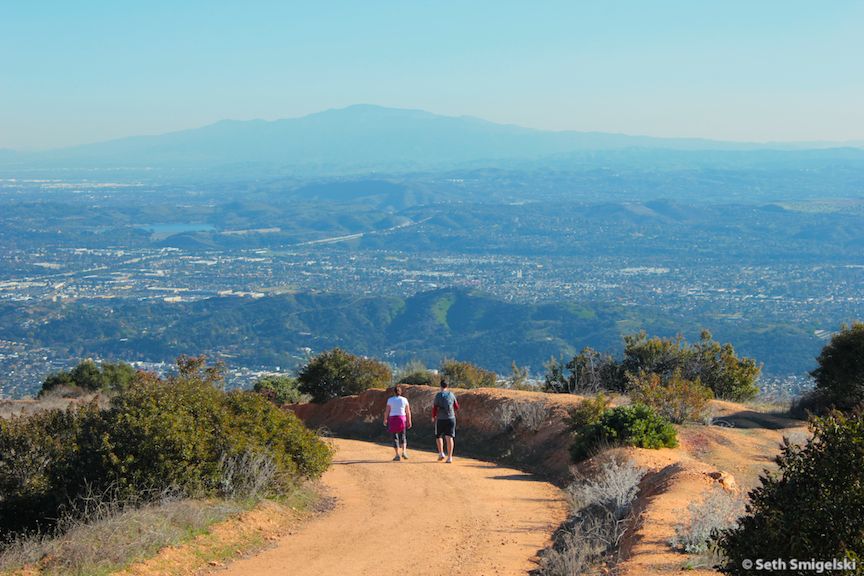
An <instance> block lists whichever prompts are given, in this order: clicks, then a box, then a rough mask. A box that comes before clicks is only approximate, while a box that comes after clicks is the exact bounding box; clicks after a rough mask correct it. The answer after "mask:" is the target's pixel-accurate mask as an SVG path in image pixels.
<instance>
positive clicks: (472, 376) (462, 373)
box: [441, 360, 498, 388]
mask: <svg viewBox="0 0 864 576" xmlns="http://www.w3.org/2000/svg"><path fill="white" fill-rule="evenodd" d="M441 376H442V377H443V378H444V379H445V380H447V382H448V383H449V384H450V386H455V387H457V388H494V387H495V386H496V385H497V383H498V376H497V375H496V374H495V373H494V372H490V371H489V370H484V369H483V368H480V367H479V366H476V365H474V364H471V363H470V362H460V361H458V360H444V361H443V362H442V363H441Z"/></svg>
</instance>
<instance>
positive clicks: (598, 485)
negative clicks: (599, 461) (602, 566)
mask: <svg viewBox="0 0 864 576" xmlns="http://www.w3.org/2000/svg"><path fill="white" fill-rule="evenodd" d="M644 476H645V470H643V469H641V468H638V467H636V466H635V465H634V464H633V463H632V462H629V461H628V462H626V463H620V462H618V461H617V460H615V459H612V460H610V461H608V462H606V463H605V464H604V465H603V466H602V467H601V468H600V471H599V472H598V474H597V475H596V476H595V477H594V478H591V479H580V480H577V481H575V482H573V483H572V484H571V485H570V486H568V487H567V499H568V502H569V504H570V509H571V510H570V517H569V518H568V519H567V522H566V523H565V525H564V526H563V527H562V528H561V529H559V530H558V531H557V532H556V533H555V534H554V536H553V545H552V547H551V548H549V549H547V550H544V551H543V552H542V553H541V554H540V567H539V569H538V571H537V572H538V574H540V575H542V576H571V575H572V574H586V573H589V571H590V570H591V569H592V568H594V567H595V566H596V565H597V564H598V563H600V562H602V561H604V560H614V559H615V558H614V557H613V554H614V553H615V551H616V550H617V548H618V546H619V544H620V542H621V539H622V538H623V537H624V536H625V535H626V534H627V532H628V530H630V529H631V528H632V526H633V525H634V524H635V520H634V518H633V517H632V514H631V508H632V504H633V501H634V500H635V499H636V495H637V494H638V492H639V483H640V482H641V480H642V478H643V477H644Z"/></svg>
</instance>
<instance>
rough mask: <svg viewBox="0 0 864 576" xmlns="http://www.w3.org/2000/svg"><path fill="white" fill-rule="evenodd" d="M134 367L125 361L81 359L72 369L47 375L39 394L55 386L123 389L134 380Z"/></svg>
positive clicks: (94, 390)
mask: <svg viewBox="0 0 864 576" xmlns="http://www.w3.org/2000/svg"><path fill="white" fill-rule="evenodd" d="M135 374H136V371H135V369H134V368H133V367H132V366H130V365H129V364H126V363H125V362H117V363H113V364H112V363H111V362H103V363H102V364H97V363H96V362H94V361H93V360H89V359H88V360H83V361H81V362H79V363H78V365H77V366H75V367H74V368H73V369H72V370H69V371H66V370H61V371H60V372H55V373H54V374H51V375H49V376H48V377H47V378H46V379H45V381H44V382H43V383H42V389H41V390H40V391H39V396H42V395H44V394H45V393H46V392H49V391H51V390H53V389H55V388H71V389H78V390H81V391H85V392H96V391H102V392H110V391H116V390H121V391H122V390H124V389H126V387H127V386H129V384H130V383H131V382H132V380H134V378H135Z"/></svg>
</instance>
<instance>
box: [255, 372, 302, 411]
mask: <svg viewBox="0 0 864 576" xmlns="http://www.w3.org/2000/svg"><path fill="white" fill-rule="evenodd" d="M252 391H253V392H257V393H258V394H260V395H262V396H263V397H264V398H266V399H268V400H270V401H271V402H273V403H274V404H276V405H277V406H282V405H283V404H297V403H298V402H303V400H304V395H303V393H302V392H301V391H300V387H299V384H298V383H297V379H296V378H291V377H290V376H264V377H263V378H259V379H258V380H257V381H256V382H255V384H254V385H253V386H252Z"/></svg>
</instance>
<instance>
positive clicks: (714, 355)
mask: <svg viewBox="0 0 864 576" xmlns="http://www.w3.org/2000/svg"><path fill="white" fill-rule="evenodd" d="M622 370H623V372H624V373H625V374H627V375H629V377H630V378H632V377H634V376H637V375H639V374H643V373H646V374H658V375H659V376H660V377H661V378H662V379H663V380H664V381H665V380H667V379H669V378H671V377H672V375H673V374H674V373H675V372H676V371H680V373H681V375H682V376H683V377H684V378H685V379H687V380H696V379H697V378H698V379H699V380H700V381H701V382H702V384H703V385H705V386H707V387H708V388H709V389H710V390H711V391H712V392H713V393H714V396H716V397H717V398H722V399H724V400H732V401H734V402H743V401H746V400H750V399H752V398H753V397H755V396H756V394H758V393H759V388H758V387H757V386H756V380H757V379H758V378H759V373H760V372H761V371H762V368H761V367H760V366H759V365H757V364H756V361H755V360H753V359H751V358H739V357H738V355H737V354H736V352H735V348H733V347H732V345H731V344H728V343H727V344H720V343H719V342H716V341H715V340H714V338H713V336H712V335H711V332H709V331H708V330H703V331H702V334H701V336H700V339H699V342H698V343H697V344H694V345H692V346H691V345H690V344H688V343H687V342H686V341H685V340H684V339H683V338H682V337H681V336H680V335H679V336H676V337H675V338H659V337H657V336H655V337H652V338H649V337H648V336H647V334H646V333H645V332H644V331H643V332H639V333H637V334H629V335H627V336H625V337H624V360H623V361H622Z"/></svg>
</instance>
